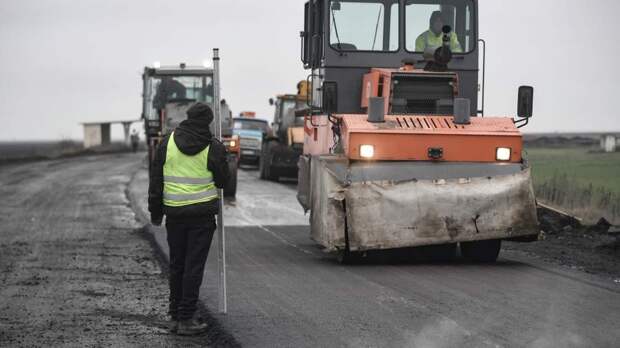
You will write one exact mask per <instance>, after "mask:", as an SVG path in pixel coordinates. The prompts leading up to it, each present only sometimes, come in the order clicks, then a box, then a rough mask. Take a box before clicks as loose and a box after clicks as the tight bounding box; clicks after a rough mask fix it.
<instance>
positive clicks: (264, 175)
mask: <svg viewBox="0 0 620 348" xmlns="http://www.w3.org/2000/svg"><path fill="white" fill-rule="evenodd" d="M275 145H276V143H275V142H273V141H269V142H267V143H265V144H264V145H263V149H262V151H261V152H262V153H261V156H260V163H259V170H260V172H261V174H260V176H261V179H264V180H270V181H278V179H279V178H280V175H279V174H278V171H277V170H276V169H274V168H273V166H272V165H271V158H272V156H273V154H272V151H271V149H272V148H273V147H274V146H275Z"/></svg>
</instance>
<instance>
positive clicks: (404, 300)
mask: <svg viewBox="0 0 620 348" xmlns="http://www.w3.org/2000/svg"><path fill="white" fill-rule="evenodd" d="M239 175H240V176H239V187H238V190H239V191H238V192H239V193H238V197H237V202H236V204H235V205H231V204H227V205H226V210H225V221H226V223H227V226H226V233H227V237H228V239H227V250H228V274H227V275H228V295H229V302H228V310H229V313H228V314H227V315H217V318H218V319H219V320H220V322H221V323H222V325H223V327H224V328H225V329H226V330H227V331H228V332H229V333H231V334H232V335H233V336H234V337H235V339H236V340H237V341H239V342H240V343H241V344H242V345H245V346H249V347H250V346H251V347H254V346H258V347H328V346H329V347H340V346H343V347H584V346H587V347H612V346H617V343H618V342H620V330H619V329H618V323H619V322H620V287H619V286H618V284H616V283H613V282H610V281H609V280H605V279H598V278H596V277H593V276H590V275H587V274H585V273H581V272H577V271H571V270H567V269H559V268H557V267H555V266H552V265H548V264H541V263H540V262H536V261H531V260H528V259H527V258H526V257H525V256H524V255H521V254H519V253H515V252H510V253H504V254H503V256H502V257H501V259H500V260H499V262H498V263H497V264H494V265H476V264H467V263H465V262H462V261H457V262H454V263H450V264H428V263H413V262H411V263H402V262H401V263H397V264H390V263H389V262H387V263H386V262H382V261H378V262H376V263H374V264H373V263H370V264H365V265H358V266H342V265H340V264H338V263H337V262H336V260H335V258H334V257H333V256H332V255H327V254H325V253H323V252H322V251H321V250H320V249H319V248H318V247H317V246H316V245H315V244H314V243H313V242H312V241H311V240H310V239H309V227H308V226H307V218H306V217H305V216H304V215H303V211H302V210H301V208H300V207H299V205H298V204H297V203H296V201H295V187H294V185H293V184H290V183H288V184H276V183H271V182H265V181H260V180H258V173H257V172H256V171H241V172H240V174H239ZM145 186H146V173H144V172H141V173H138V174H137V175H136V177H135V180H134V182H133V183H132V185H131V187H132V189H131V190H132V195H133V197H134V200H135V201H136V202H138V205H140V204H141V205H142V207H141V208H138V210H142V211H144V209H145V207H144V190H145ZM140 202H142V203H140ZM143 217H146V214H144V215H143ZM151 231H152V233H153V234H154V236H155V237H156V240H157V241H158V243H159V245H160V246H161V247H162V248H163V249H164V250H166V245H165V231H164V230H163V229H151ZM213 245H214V247H213V248H212V253H211V255H210V256H209V260H208V262H207V263H208V268H207V271H206V273H207V274H206V281H205V284H203V290H202V300H203V301H204V302H205V303H206V305H207V307H208V308H209V309H210V310H211V312H212V313H216V311H217V308H218V307H217V280H216V279H217V267H216V263H215V261H216V257H215V256H216V252H215V245H216V244H215V243H214V244H213Z"/></svg>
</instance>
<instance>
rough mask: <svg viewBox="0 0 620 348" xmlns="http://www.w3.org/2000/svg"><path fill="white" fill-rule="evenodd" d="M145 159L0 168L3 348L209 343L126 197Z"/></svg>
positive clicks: (133, 157) (62, 161)
mask: <svg viewBox="0 0 620 348" xmlns="http://www.w3.org/2000/svg"><path fill="white" fill-rule="evenodd" d="M144 158H145V155H144V154H136V155H134V154H124V155H105V156H86V157H76V158H71V159H59V160H53V161H41V162H28V163H21V164H15V165H3V166H0V197H1V199H0V347H175V346H183V347H188V346H190V347H200V346H204V345H205V343H206V342H208V340H207V339H206V338H205V337H195V338H181V337H178V336H174V335H170V334H168V332H167V330H166V319H167V318H166V309H167V302H168V301H167V296H168V285H167V279H166V275H165V273H164V272H163V271H162V268H161V267H160V264H159V262H158V259H157V257H156V254H155V253H154V249H153V246H152V244H151V243H150V242H149V239H147V236H148V235H147V234H146V233H145V232H143V228H142V227H143V224H140V223H138V221H137V220H136V215H135V213H134V212H133V211H132V209H131V207H130V202H129V199H128V197H127V194H126V191H127V188H128V184H129V182H130V180H131V178H132V175H133V173H135V172H136V171H138V169H139V168H140V167H141V166H142V164H143V163H144Z"/></svg>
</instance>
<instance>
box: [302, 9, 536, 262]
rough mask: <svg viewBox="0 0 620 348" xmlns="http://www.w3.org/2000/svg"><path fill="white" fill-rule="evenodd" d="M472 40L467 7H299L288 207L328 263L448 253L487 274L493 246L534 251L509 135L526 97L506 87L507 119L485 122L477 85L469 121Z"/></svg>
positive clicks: (522, 172)
mask: <svg viewBox="0 0 620 348" xmlns="http://www.w3.org/2000/svg"><path fill="white" fill-rule="evenodd" d="M429 19H430V23H431V25H430V27H431V30H429ZM437 26H439V28H440V30H439V31H438V30H437V28H436V27H437ZM452 28H454V30H453V29H452ZM477 30H478V1H477V0H461V1H455V0H424V1H422V0H419V1H418V0H376V1H367V0H359V1H356V0H348V1H336V0H333V1H331V0H310V1H307V2H306V3H305V28H304V30H303V32H302V33H301V39H302V61H303V63H304V67H305V68H306V69H309V70H311V71H312V73H311V75H310V77H309V81H311V93H310V97H309V108H307V110H306V111H305V114H306V116H305V120H304V150H303V155H302V156H301V157H300V160H299V179H298V195H297V196H298V200H299V202H300V203H301V205H302V206H303V208H304V209H306V210H310V211H311V214H310V224H311V235H312V238H313V239H314V240H315V241H317V242H318V243H319V244H321V245H322V246H324V247H325V248H326V249H327V250H328V251H338V252H339V255H340V260H341V261H343V262H349V261H354V260H357V259H358V258H359V257H362V256H363V255H365V254H367V252H368V251H372V250H385V249H404V250H406V249H407V248H409V247H421V246H432V247H431V249H432V250H434V251H435V252H436V253H437V254H442V255H444V256H445V257H450V256H453V255H455V253H456V248H457V244H458V245H460V249H461V254H462V255H463V256H464V257H466V258H468V259H471V260H474V261H479V262H493V261H495V260H496V259H497V257H498V254H499V251H500V247H501V241H502V240H518V241H533V240H536V239H537V236H538V234H539V231H540V230H539V225H538V221H537V215H536V200H535V196H534V192H533V188H532V180H531V176H530V167H529V165H528V164H527V161H526V159H525V158H524V157H523V154H522V149H523V140H522V133H521V132H520V131H519V128H520V127H521V126H524V125H525V124H527V122H528V121H529V119H530V117H531V116H532V100H533V88H532V87H527V86H523V87H521V88H519V95H518V101H517V103H518V116H519V118H518V119H517V118H513V117H487V116H486V115H484V88H485V86H484V77H483V78H482V86H481V90H482V95H481V96H480V97H481V100H482V102H481V103H480V104H481V108H480V109H478V105H479V103H478V98H479V95H478V90H479V84H478V82H479V56H480V54H482V55H483V57H484V42H483V41H481V40H480V41H479V40H478V32H477ZM434 42H435V44H434ZM483 62H484V59H483ZM482 70H483V72H482V76H484V63H483V67H482ZM478 110H480V111H478ZM478 115H481V116H484V117H477V116H478ZM426 249H427V250H428V248H426Z"/></svg>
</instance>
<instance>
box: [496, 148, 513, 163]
mask: <svg viewBox="0 0 620 348" xmlns="http://www.w3.org/2000/svg"><path fill="white" fill-rule="evenodd" d="M511 157H512V149H511V148H508V147H498V148H497V151H496V153H495V159H497V160H498V161H503V162H507V161H510V158H511Z"/></svg>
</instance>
